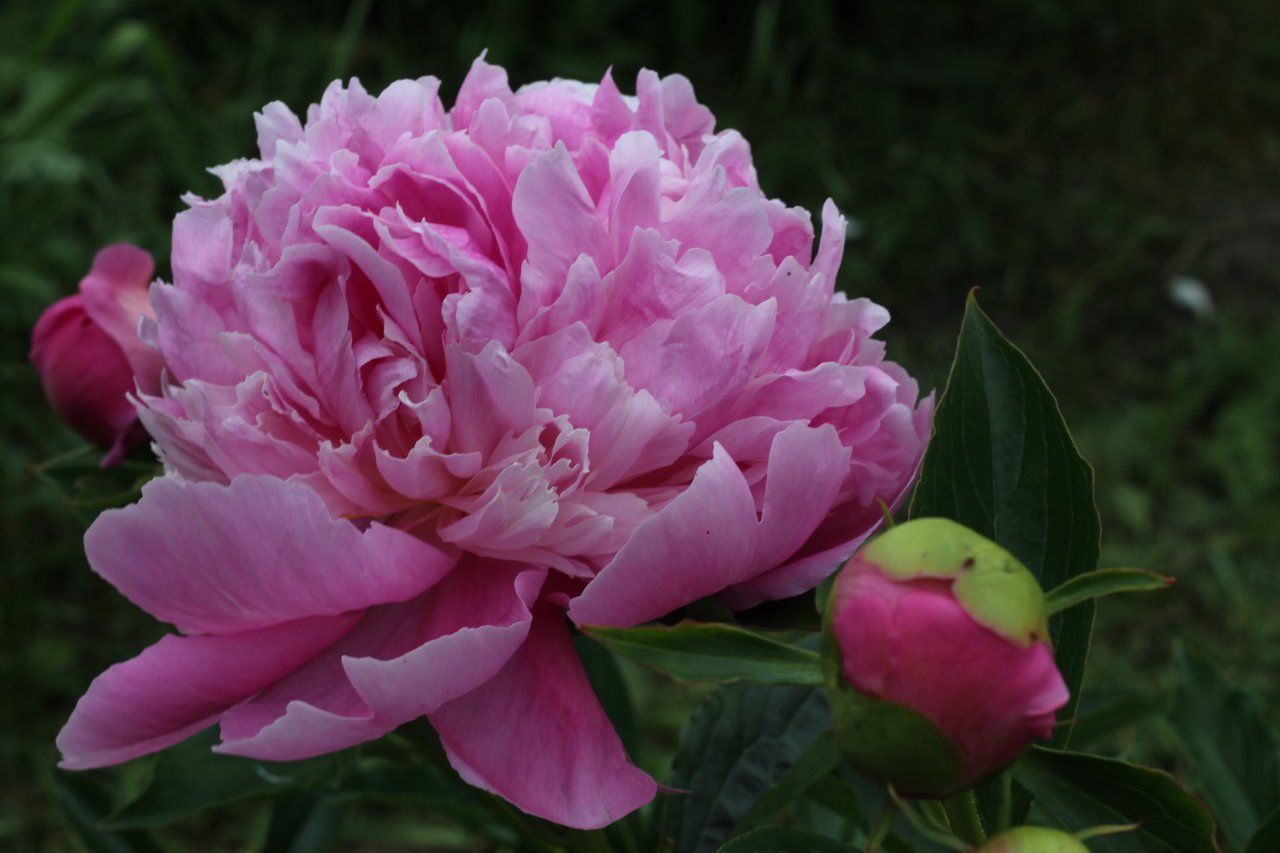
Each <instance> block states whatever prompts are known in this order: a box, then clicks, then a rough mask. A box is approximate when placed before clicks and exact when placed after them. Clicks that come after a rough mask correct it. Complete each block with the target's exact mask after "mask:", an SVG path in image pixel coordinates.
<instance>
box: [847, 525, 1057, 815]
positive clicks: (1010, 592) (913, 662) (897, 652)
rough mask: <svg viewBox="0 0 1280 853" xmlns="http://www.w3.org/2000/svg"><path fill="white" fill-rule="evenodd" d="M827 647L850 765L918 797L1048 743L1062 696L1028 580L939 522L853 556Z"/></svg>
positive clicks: (1034, 586)
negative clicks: (1029, 747) (1039, 743)
mask: <svg viewBox="0 0 1280 853" xmlns="http://www.w3.org/2000/svg"><path fill="white" fill-rule="evenodd" d="M824 640H825V645H826V649H825V654H824V659H825V662H826V667H827V684H828V691H829V694H830V697H831V704H832V712H833V714H834V716H835V724H836V735H837V737H838V738H839V740H840V742H841V746H842V748H843V749H844V751H845V753H846V755H847V757H848V758H849V760H850V762H851V763H852V764H853V765H854V766H856V767H857V768H859V769H860V770H862V771H863V772H865V773H867V774H868V775H870V776H872V777H875V778H878V779H881V780H883V781H885V782H891V783H893V784H894V785H896V786H897V787H898V788H899V789H900V790H902V791H903V792H904V793H908V794H910V795H914V796H930V797H942V796H947V795H949V794H952V793H954V792H956V791H958V790H962V789H964V788H967V787H969V786H971V785H973V784H974V783H975V782H977V781H978V780H980V779H982V778H983V777H984V776H987V775H989V774H991V773H993V772H995V771H998V770H1000V769H1001V768H1002V767H1004V766H1005V765H1007V764H1008V763H1009V762H1011V761H1012V760H1013V759H1014V758H1016V757H1017V755H1018V753H1020V752H1021V751H1022V750H1023V748H1024V747H1026V746H1027V744H1029V743H1030V742H1031V741H1033V740H1036V739H1041V740H1043V739H1045V738H1048V737H1049V735H1050V734H1051V733H1052V731H1053V725H1054V713H1055V712H1056V711H1057V710H1058V709H1059V708H1061V707H1062V706H1063V705H1064V704H1066V702H1067V698H1068V692H1067V688H1066V685H1065V684H1064V682H1063V680H1062V676H1061V675H1060V674H1059V673H1058V670H1057V668H1056V667H1055V665H1054V662H1053V653H1052V651H1051V649H1050V647H1049V641H1048V631H1047V626H1046V616H1045V608H1044V595H1043V593H1042V592H1041V590H1040V586H1039V584H1038V583H1037V582H1036V579H1035V577H1034V576H1033V575H1032V574H1031V573H1030V572H1029V571H1027V569H1026V568H1025V567H1024V566H1023V565H1022V564H1021V563H1019V562H1018V561H1017V560H1016V559H1015V558H1014V557H1013V555H1012V554H1010V553H1009V552H1008V551H1006V550H1004V549H1003V548H1001V547H1000V546H998V545H996V544H995V543H994V542H991V541H989V540H987V539H984V538H983V537H981V536H979V535H978V534H976V533H974V532H973V531H971V530H969V529H967V528H965V527H962V526H960V525H959V524H956V523H955V522H952V521H947V520H945V519H940V518H929V519H919V520H916V521H912V522H909V523H906V524H902V525H899V526H897V527H895V528H893V529H892V530H890V531H888V532H886V533H885V534H884V535H882V536H880V537H879V538H877V539H875V540H874V541H872V542H871V543H870V544H868V545H867V546H866V547H865V548H863V549H862V550H861V551H859V552H858V553H857V554H855V555H854V556H853V558H852V559H851V560H850V561H849V563H848V564H847V565H846V566H845V568H844V570H843V572H842V573H841V575H840V577H839V578H838V579H837V580H836V584H835V588H834V590H833V591H832V595H831V600H830V603H829V605H828V608H827V617H826V628H825V630H824Z"/></svg>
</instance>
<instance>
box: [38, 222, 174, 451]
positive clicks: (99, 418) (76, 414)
mask: <svg viewBox="0 0 1280 853" xmlns="http://www.w3.org/2000/svg"><path fill="white" fill-rule="evenodd" d="M154 271H155V265H154V264H153V263H152V261H151V256H150V255H148V254H147V253H146V252H144V251H143V250H142V249H139V248H137V247H136V246H130V245H127V244H123V243H121V244H117V245H114V246H108V247H106V248H105V249H103V250H102V251H100V252H98V254H97V256H96V257H95V258H94V259H93V267H92V269H90V271H89V274H88V275H87V276H85V278H84V279H83V280H82V281H81V282H80V292H79V293H75V294H73V295H71V296H67V297H64V298H63V299H59V300H58V301H57V302H55V303H54V304H53V305H51V306H49V308H47V309H46V310H45V312H44V313H43V314H42V315H40V320H39V321H38V322H37V323H36V327H35V330H34V331H33V332H32V335H31V362H32V364H34V365H35V368H36V372H37V373H39V374H40V381H41V383H42V384H43V385H44V391H45V395H46V396H47V397H48V398H49V402H50V403H52V404H53V407H54V409H55V410H57V412H58V414H59V415H60V416H61V417H62V419H63V420H64V421H66V422H67V424H68V425H69V426H70V427H71V428H72V429H74V430H75V431H76V432H78V433H80V434H81V435H82V436H84V437H85V438H87V439H88V440H89V441H91V442H93V443H94V444H97V445H100V446H102V447H106V448H109V450H108V452H107V455H106V456H105V457H104V458H103V460H102V464H103V465H112V464H115V463H116V462H119V461H120V459H121V458H122V457H123V456H124V453H125V451H126V450H128V449H129V447H130V446H131V445H133V444H136V443H138V442H140V441H141V440H143V439H144V438H145V433H144V432H143V431H142V430H141V429H138V428H137V426H138V414H137V412H136V411H135V410H134V407H133V404H132V403H131V402H130V401H129V399H128V395H129V394H130V393H131V392H133V391H134V390H135V386H139V385H140V386H141V388H142V389H143V390H146V391H150V392H151V393H155V392H157V391H159V389H160V384H159V383H160V374H161V371H162V369H163V362H162V360H161V357H160V354H159V353H158V352H157V351H156V350H155V349H154V348H152V347H149V346H147V345H146V344H145V343H144V342H143V341H142V340H141V339H140V338H139V336H138V325H139V323H140V322H141V321H142V319H143V318H144V317H150V316H152V313H151V307H150V305H149V304H148V302H147V288H148V287H149V286H150V284H151V274H152V273H153V272H154Z"/></svg>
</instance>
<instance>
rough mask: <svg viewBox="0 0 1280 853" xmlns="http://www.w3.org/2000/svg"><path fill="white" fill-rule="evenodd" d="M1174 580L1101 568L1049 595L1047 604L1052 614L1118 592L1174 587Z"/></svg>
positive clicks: (1055, 589)
mask: <svg viewBox="0 0 1280 853" xmlns="http://www.w3.org/2000/svg"><path fill="white" fill-rule="evenodd" d="M1174 582H1175V581H1174V579H1173V578H1170V577H1165V576H1164V575H1158V574H1156V573H1155V572H1149V571H1147V570H1146V569H1099V570H1098V571H1096V572H1085V573H1084V574H1082V575H1076V576H1075V577H1073V578H1071V579H1070V580H1068V581H1066V582H1064V583H1061V584H1059V585H1058V586H1056V587H1054V588H1053V589H1051V590H1050V591H1049V592H1047V593H1045V597H1044V604H1045V608H1046V609H1047V610H1048V611H1049V613H1050V615H1052V614H1054V613H1059V612H1061V611H1063V610H1066V609H1068V608H1070V607H1075V606H1076V605H1077V604H1080V603H1081V602H1084V601H1088V600H1090V599H1093V598H1101V597H1102V596H1104V595H1114V594H1115V593H1117V592H1151V591H1153V590H1157V589H1165V588H1166V587H1169V586H1172V585H1173V583H1174Z"/></svg>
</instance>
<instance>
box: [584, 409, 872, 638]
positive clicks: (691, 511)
mask: <svg viewBox="0 0 1280 853" xmlns="http://www.w3.org/2000/svg"><path fill="white" fill-rule="evenodd" d="M848 464H849V450H848V448H846V447H844V446H843V445H841V444H840V442H839V439H838V438H837V436H836V433H835V430H833V429H831V428H829V427H827V428H823V429H818V430H815V429H811V428H809V427H807V426H804V425H803V424H793V425H792V426H790V427H788V428H787V429H786V430H783V431H782V432H781V433H779V434H778V435H777V437H776V438H774V441H773V447H772V451H771V452H770V455H769V466H768V476H767V477H766V478H765V487H764V507H763V512H762V513H761V514H760V515H759V516H757V513H756V500H755V497H754V495H753V494H752V491H751V487H750V485H749V484H748V483H747V480H746V478H745V477H744V476H743V474H742V472H741V471H739V470H738V465H737V463H736V462H735V461H734V460H733V458H732V457H730V456H729V454H728V453H727V452H725V451H724V450H723V448H721V447H719V446H717V447H716V449H715V453H714V455H713V457H712V459H711V461H709V462H707V463H706V464H704V465H703V466H702V467H701V468H699V469H698V473H697V475H696V476H695V477H694V480H693V483H692V485H690V486H689V488H688V489H686V490H685V491H684V492H683V493H681V494H680V495H679V496H678V497H677V498H676V499H675V500H673V501H672V502H671V503H669V504H667V506H666V507H664V508H663V509H662V511H661V512H659V513H658V514H657V515H656V516H654V517H653V518H652V519H650V520H648V521H646V522H644V523H642V524H641V525H640V526H639V527H638V528H637V529H636V532H635V534H634V535H633V536H632V537H631V540H630V541H629V542H628V543H627V545H626V546H625V547H624V548H623V549H622V550H621V551H619V552H618V555H617V556H616V557H615V558H614V559H613V560H612V561H611V562H610V563H609V565H607V566H605V567H604V569H602V570H601V572H600V574H599V575H597V576H596V578H595V579H594V580H592V581H591V583H590V584H588V585H587V588H586V589H585V590H584V591H583V592H582V594H581V595H580V596H578V597H577V598H576V599H574V601H573V603H572V604H571V605H570V608H569V613H570V615H571V616H572V617H573V620H574V621H575V622H577V623H578V624H579V625H616V626H628V625H635V624H636V623H639V622H644V621H647V620H649V619H656V618H658V617H660V616H663V615H665V614H667V613H669V612H671V611H672V610H675V609H676V608H677V607H681V606H683V605H685V604H688V603H689V602H692V601H696V600H697V599H699V598H703V597H705V596H708V595H713V594H715V593H717V592H720V591H721V590H723V589H725V588H726V587H729V586H732V585H734V584H738V583H742V582H743V581H747V580H750V579H751V578H753V577H756V576H757V575H759V574H761V573H763V572H766V571H768V570H769V569H772V568H774V567H775V566H777V565H779V564H780V563H782V562H783V561H784V560H786V558H787V557H789V556H790V555H791V554H793V553H794V552H795V551H796V550H797V549H798V548H799V547H800V546H801V545H803V544H804V542H805V540H806V539H807V538H808V537H809V535H810V534H811V533H812V532H813V531H814V529H816V528H817V526H818V525H819V524H820V523H821V522H822V520H823V518H825V517H826V515H827V512H828V510H830V508H831V505H832V502H833V501H834V500H835V497H836V495H837V493H838V491H839V488H840V485H841V483H842V481H843V479H844V475H845V471H846V469H847V467H848Z"/></svg>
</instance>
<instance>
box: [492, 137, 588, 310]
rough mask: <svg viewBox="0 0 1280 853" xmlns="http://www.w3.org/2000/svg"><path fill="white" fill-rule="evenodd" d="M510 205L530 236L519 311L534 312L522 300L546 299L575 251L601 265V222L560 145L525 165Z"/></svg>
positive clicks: (540, 301) (538, 303)
mask: <svg viewBox="0 0 1280 853" xmlns="http://www.w3.org/2000/svg"><path fill="white" fill-rule="evenodd" d="M511 209H512V211H513V212H514V214H515V219H516V225H517V226H519V228H520V231H521V232H522V233H523V234H524V235H525V238H526V239H527V240H528V241H529V260H528V263H527V264H526V266H525V268H524V271H523V274H522V276H521V284H522V287H523V288H524V292H522V293H521V297H520V301H521V309H520V310H521V313H522V315H528V314H532V313H534V312H533V311H530V310H529V308H526V307H525V304H524V303H526V302H532V304H533V305H535V306H536V307H538V308H540V307H542V306H543V305H546V304H548V302H549V298H548V295H547V294H548V293H549V292H552V290H553V288H557V287H558V285H559V284H560V283H561V282H563V281H564V279H565V276H566V274H567V273H568V271H569V267H570V266H571V265H572V264H573V262H574V261H576V260H577V259H578V256H579V255H587V256H589V257H590V258H592V259H593V260H594V261H595V262H596V265H597V266H598V267H601V266H603V265H604V260H605V258H606V256H607V246H608V243H607V239H606V235H605V229H604V225H603V223H601V221H600V217H598V216H597V215H596V212H595V206H594V205H593V204H592V202H591V197H590V196H589V195H588V194H587V190H586V187H584V186H583V185H582V179H581V178H579V177H578V173H577V171H576V170H575V169H574V168H573V161H572V160H571V159H570V158H569V154H568V152H567V151H565V150H564V149H563V148H555V149H553V150H551V151H548V152H546V153H544V154H541V155H539V156H538V157H537V159H535V160H534V161H533V162H532V163H530V164H529V165H528V166H527V167H525V169H524V170H523V171H522V172H521V173H520V178H519V180H518V181H517V182H516V187H515V192H514V193H513V194H512V197H511ZM534 310H536V308H535V309H534Z"/></svg>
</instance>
